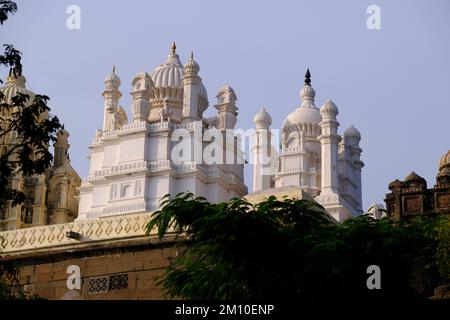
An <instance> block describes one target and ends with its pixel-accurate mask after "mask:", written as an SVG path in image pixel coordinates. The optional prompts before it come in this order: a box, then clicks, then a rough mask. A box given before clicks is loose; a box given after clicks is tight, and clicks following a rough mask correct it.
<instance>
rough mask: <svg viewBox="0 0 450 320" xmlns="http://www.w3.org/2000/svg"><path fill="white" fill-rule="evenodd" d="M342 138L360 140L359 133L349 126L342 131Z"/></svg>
mask: <svg viewBox="0 0 450 320" xmlns="http://www.w3.org/2000/svg"><path fill="white" fill-rule="evenodd" d="M344 137H346V138H355V139H358V140H361V133H359V131H358V129H356V128H355V127H354V126H350V127H349V128H347V129H346V130H345V131H344Z"/></svg>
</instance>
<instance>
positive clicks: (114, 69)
mask: <svg viewBox="0 0 450 320" xmlns="http://www.w3.org/2000/svg"><path fill="white" fill-rule="evenodd" d="M113 73H114V74H116V65H113Z"/></svg>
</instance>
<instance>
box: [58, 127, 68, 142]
mask: <svg viewBox="0 0 450 320" xmlns="http://www.w3.org/2000/svg"><path fill="white" fill-rule="evenodd" d="M69 137H70V134H69V131H67V130H66V129H61V130H59V131H58V132H57V133H56V139H57V140H56V141H57V142H58V143H66V142H67V141H68V140H69Z"/></svg>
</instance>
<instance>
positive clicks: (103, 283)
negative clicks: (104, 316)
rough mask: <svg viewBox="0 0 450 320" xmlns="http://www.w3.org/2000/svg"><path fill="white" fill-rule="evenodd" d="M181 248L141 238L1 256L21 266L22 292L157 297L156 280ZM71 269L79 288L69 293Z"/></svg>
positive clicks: (95, 297) (169, 241)
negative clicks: (75, 269) (77, 275)
mask: <svg viewBox="0 0 450 320" xmlns="http://www.w3.org/2000/svg"><path fill="white" fill-rule="evenodd" d="M180 250H183V244H182V243H181V242H178V243H176V242H175V241H174V239H172V238H170V237H168V238H165V239H162V240H161V241H159V240H157V239H155V238H148V237H147V238H142V239H134V240H127V241H122V242H121V241H117V240H116V241H113V242H110V243H102V244H98V245H95V244H93V245H89V246H86V247H83V248H77V249H74V250H71V249H62V250H51V251H48V252H40V253H29V254H23V255H15V256H10V257H2V260H4V261H7V260H11V259H13V260H14V261H15V262H16V263H18V264H19V265H20V266H21V267H20V272H19V281H20V285H21V286H23V289H24V291H25V292H26V293H27V294H30V295H35V294H36V295H39V296H40V297H42V298H46V299H82V300H98V299H162V298H163V295H162V290H161V287H160V286H158V285H157V284H156V279H155V277H156V276H159V275H161V274H163V272H164V269H165V268H166V267H168V266H169V265H170V263H171V261H172V259H173V258H175V257H176V256H177V254H178V252H179V251H180ZM71 265H76V266H79V268H80V277H81V280H82V281H81V289H80V290H69V289H68V287H67V279H68V277H69V276H70V275H71V273H67V271H68V270H67V269H68V267H69V266H71Z"/></svg>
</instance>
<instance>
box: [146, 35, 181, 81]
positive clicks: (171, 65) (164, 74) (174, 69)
mask: <svg viewBox="0 0 450 320" xmlns="http://www.w3.org/2000/svg"><path fill="white" fill-rule="evenodd" d="M175 50H176V45H175V43H173V45H172V51H171V52H170V53H169V55H168V56H167V59H166V61H165V62H164V64H162V65H160V66H159V67H157V68H156V69H155V70H154V71H153V73H152V80H153V83H154V85H155V87H182V86H183V84H182V81H181V78H182V77H183V74H184V69H183V65H182V64H181V61H180V58H179V57H178V55H177V54H176V53H175Z"/></svg>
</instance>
